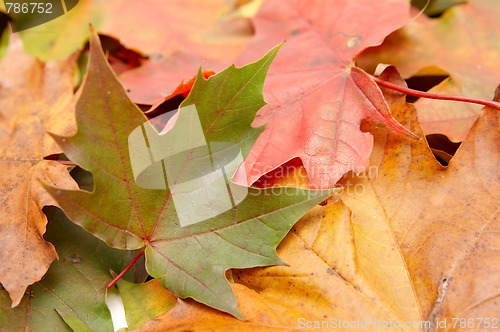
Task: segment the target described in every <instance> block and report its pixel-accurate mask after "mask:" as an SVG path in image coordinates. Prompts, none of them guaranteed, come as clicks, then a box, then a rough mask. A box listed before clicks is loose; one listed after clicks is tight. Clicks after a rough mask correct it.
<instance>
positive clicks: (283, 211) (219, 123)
mask: <svg viewBox="0 0 500 332" xmlns="http://www.w3.org/2000/svg"><path fill="white" fill-rule="evenodd" d="M90 44H91V47H90V61H89V67H88V71H87V76H86V78H85V81H84V84H83V87H82V92H81V97H80V99H79V101H78V103H77V105H76V117H77V124H78V131H77V133H76V135H75V136H73V137H65V138H61V137H57V138H56V140H57V142H58V143H59V144H60V145H61V147H62V148H63V150H64V153H65V154H66V155H67V156H68V158H70V160H72V161H74V162H77V163H78V164H79V165H80V166H81V167H82V168H84V169H86V170H88V171H90V172H92V174H93V176H94V181H95V187H94V188H95V189H94V191H93V192H91V193H89V192H85V191H67V190H61V189H56V188H50V189H49V188H48V190H50V192H51V194H52V195H53V196H54V198H55V199H56V200H57V201H58V202H59V204H60V205H61V206H62V208H63V209H64V211H65V213H66V214H67V215H68V216H69V217H70V219H71V220H73V221H74V222H75V223H77V224H79V225H80V226H82V227H84V228H85V229H87V230H88V231H90V232H92V233H93V234H94V235H95V236H97V237H99V238H100V239H102V240H104V241H105V242H106V243H108V244H109V245H110V246H112V247H115V248H120V249H129V250H130V249H139V248H144V250H145V255H146V268H147V270H148V272H149V274H150V275H152V276H154V277H156V278H158V279H159V280H160V281H161V283H162V284H163V285H164V286H165V287H166V288H168V289H169V290H170V291H171V292H172V293H173V294H174V295H177V296H179V297H183V298H185V297H192V298H194V299H196V300H197V301H200V302H202V303H205V304H208V305H210V306H212V307H215V308H217V309H220V310H223V311H226V312H229V313H231V314H232V315H234V316H236V317H238V318H242V316H241V314H240V312H239V310H238V306H237V303H236V301H235V299H234V294H233V293H232V290H231V287H230V286H229V283H228V282H227V280H226V279H225V277H224V272H225V271H226V270H227V269H229V268H233V267H238V268H245V267H254V266H263V265H273V264H282V263H283V262H282V261H281V260H280V259H279V257H278V256H277V254H276V249H275V248H276V246H277V245H278V243H279V242H280V241H281V239H283V237H284V236H285V235H286V233H287V232H288V230H289V229H290V228H291V226H292V225H293V223H294V222H295V221H296V220H298V219H299V217H300V216H301V215H302V214H304V213H305V212H306V211H307V210H308V209H309V208H311V207H312V206H314V205H315V204H317V203H318V202H320V201H322V200H323V199H324V198H326V197H327V196H329V195H330V194H331V191H309V190H301V189H297V190H295V191H294V192H293V194H292V193H290V192H287V193H274V194H275V195H274V197H271V196H270V195H272V192H271V191H270V190H260V189H255V188H244V187H239V186H236V185H232V184H231V185H229V189H230V190H231V192H232V193H234V192H240V193H241V191H242V190H243V191H245V192H248V195H247V196H246V197H244V198H243V197H241V196H238V195H237V197H236V196H233V200H234V201H235V202H236V203H235V207H233V208H230V209H229V210H226V212H221V211H220V210H216V208H217V206H216V204H218V203H217V202H212V201H210V202H209V203H210V204H214V205H210V204H206V205H203V204H197V203H198V202H197V200H204V199H205V198H206V197H205V196H203V193H202V194H201V195H200V197H199V198H197V199H191V200H190V201H189V202H187V203H185V202H184V204H187V205H188V206H186V205H183V206H180V207H179V205H177V204H178V203H174V200H175V199H176V198H175V197H174V195H177V194H179V191H180V195H181V196H182V194H184V193H185V192H182V190H188V192H191V191H192V192H194V193H197V191H196V190H194V189H193V188H188V189H186V187H185V186H184V187H181V186H180V184H184V183H182V181H180V180H179V179H180V177H181V176H184V173H188V174H190V172H193V171H199V169H198V168H199V166H198V164H196V163H194V162H193V160H198V161H207V162H209V163H212V165H214V164H215V166H221V167H222V165H225V163H226V162H227V159H225V157H224V152H225V151H227V150H229V151H231V149H228V146H227V144H232V146H233V147H234V146H236V147H238V148H239V149H240V151H241V154H242V155H244V156H246V155H247V154H248V151H249V150H250V148H251V146H252V145H253V142H254V141H255V139H256V137H257V136H258V135H259V133H260V132H261V130H262V129H261V128H253V127H251V125H250V124H251V123H252V121H253V118H254V116H255V113H256V112H257V110H258V109H259V108H260V107H262V106H263V105H264V104H265V102H264V100H263V96H262V88H263V83H264V78H265V75H266V73H267V70H268V67H269V65H270V63H271V61H272V59H273V58H274V57H275V55H276V53H277V52H278V50H279V46H277V47H275V48H273V49H272V50H271V51H270V52H269V53H268V54H267V55H266V56H264V57H263V58H262V59H261V60H259V61H257V62H255V63H252V64H250V65H247V66H244V67H242V68H236V67H234V66H231V67H229V68H227V69H226V70H224V71H222V72H220V73H219V74H217V75H214V76H212V77H210V79H209V80H205V79H204V78H203V76H202V74H201V72H199V74H198V77H197V79H196V83H195V85H194V86H193V89H192V91H191V93H190V95H189V96H188V98H187V99H186V100H185V101H184V103H183V104H182V105H181V109H180V111H179V112H178V113H177V114H178V115H177V120H176V121H175V125H174V126H173V127H172V128H171V130H169V131H167V132H166V134H165V135H160V134H158V132H156V131H155V129H154V128H153V127H152V126H150V125H149V124H146V122H147V118H146V117H145V115H144V114H143V113H142V112H141V111H140V110H139V109H138V108H137V106H136V105H135V104H133V103H132V102H131V101H130V100H129V99H128V98H127V95H126V93H125V91H124V89H123V87H122V86H121V85H120V83H119V82H118V80H117V78H116V77H115V76H114V74H113V73H112V71H111V68H110V67H109V65H108V63H107V61H106V59H105V57H104V55H103V53H102V51H101V49H100V44H99V40H98V38H97V36H96V35H95V34H92V36H91V39H90ZM193 105H195V106H196V107H195V108H194V106H193ZM189 106H191V108H189ZM190 109H191V110H193V109H195V112H194V113H193V112H190V111H189V110H190ZM193 116H194V117H199V125H200V126H201V127H202V129H203V130H202V133H203V134H204V137H205V139H206V141H207V142H209V144H210V149H211V150H212V151H211V152H210V153H209V155H207V154H203V152H204V150H203V149H201V148H200V149H195V150H193V151H191V152H192V153H193V157H191V155H189V153H191V152H189V153H188V155H189V157H188V159H186V160H187V161H185V164H182V163H184V161H183V160H184V159H182V158H173V160H170V161H169V162H167V161H166V159H165V160H164V161H165V164H166V166H165V172H167V173H168V175H171V174H172V173H173V175H174V179H176V180H175V182H173V184H172V182H170V181H166V182H163V180H164V178H163V174H164V173H159V174H160V177H155V176H151V174H153V175H154V174H155V171H161V170H162V169H163V166H162V163H163V161H162V159H161V158H163V157H160V159H154V160H152V161H158V162H159V163H158V164H153V166H154V167H152V168H147V169H146V170H147V171H144V172H140V173H139V174H137V173H134V172H135V171H134V170H133V168H135V167H137V166H138V167H144V164H142V163H140V162H139V164H135V161H134V160H137V159H135V157H134V159H133V160H131V159H130V153H132V152H133V153H138V154H142V156H143V157H144V158H145V160H148V159H149V158H151V157H150V156H152V157H153V158H158V156H157V155H156V153H158V152H161V151H163V152H165V151H167V152H171V150H176V149H177V150H178V149H179V148H181V147H182V146H184V145H185V142H190V141H194V142H197V139H198V138H199V137H197V136H196V135H195V134H196V132H197V130H196V127H190V126H194V125H195V124H196V121H194V119H195V118H193ZM186 123H187V125H186ZM182 124H184V125H185V126H184V127H183V126H182ZM142 130H144V131H146V132H147V138H148V142H149V143H148V144H149V149H151V150H150V152H151V155H150V154H149V152H147V151H148V150H146V151H145V152H141V151H142V150H140V149H136V148H138V147H139V146H141V144H143V143H144V138H142V140H143V141H141V140H139V139H138V140H135V138H136V135H138V134H140V133H142ZM200 130H201V129H200ZM188 133H189V135H187V134H188ZM131 135H132V136H131ZM129 136H131V137H132V139H131V138H129ZM141 137H142V136H141ZM221 141H223V142H225V143H224V144H225V145H224V144H222V143H221V144H219V145H218V144H217V143H220V142H221ZM130 142H132V143H130ZM157 143H160V145H159V146H156V144H157ZM129 144H130V145H129ZM144 144H146V143H144ZM183 144H184V145H183ZM207 144H208V143H207ZM195 146H198V145H195ZM144 147H146V145H144ZM129 150H130V151H129ZM178 152H179V151H178ZM179 153H180V152H179ZM189 158H192V159H189ZM139 159H140V158H139ZM170 162H171V163H170ZM179 162H180V163H181V171H180V172H179V174H176V173H175V170H176V169H177V168H176V167H178V163H179ZM220 163H223V164H222V165H219V164H220ZM155 165H156V166H155ZM209 165H210V164H209ZM157 166H159V167H157ZM226 166H227V165H226ZM226 166H224V170H225V172H227V173H228V174H229V175H232V174H233V172H234V171H235V167H237V165H232V166H230V167H229V168H226ZM212 167H213V166H212ZM209 168H210V167H209ZM172 169H173V171H172ZM149 170H150V171H151V173H149ZM184 170H187V171H186V172H184V173H183V171H184ZM161 172H162V171H161ZM156 174H158V173H156ZM168 175H167V176H168ZM175 176H178V177H175ZM134 179H135V181H134ZM178 180H179V183H177V182H178ZM139 183H141V186H139ZM186 183H188V184H187V186H190V182H189V181H187V182H186ZM146 188H151V189H146ZM179 188H181V189H179ZM195 188H196V189H197V187H195ZM211 188H214V189H213V192H212V193H213V194H214V195H215V197H219V196H221V195H228V193H227V190H228V187H227V186H226V185H224V186H223V188H222V189H221V188H220V186H219V187H217V186H215V185H214V186H213V187H211ZM174 190H176V194H174V193H173V191H174ZM189 190H191V191H189ZM207 190H208V189H207ZM177 196H178V195H177ZM235 197H236V198H235ZM237 198H238V200H237ZM233 200H232V201H231V202H233ZM238 202H240V203H239V204H237V203H238ZM193 204H197V206H196V207H194V205H193ZM233 206H234V205H233ZM200 209H203V212H205V211H210V212H214V211H216V212H218V213H219V215H215V216H213V217H211V218H209V219H207V220H205V221H203V222H198V223H194V224H189V225H185V224H183V222H185V220H183V219H182V218H181V216H184V214H183V213H184V212H187V213H188V214H189V215H190V216H191V217H192V216H193V215H194V214H197V215H201V216H202V217H205V218H206V217H207V216H206V215H204V213H203V212H200ZM222 211H224V210H222ZM188 221H190V220H188ZM183 226H184V227H183Z"/></svg>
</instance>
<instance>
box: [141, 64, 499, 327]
mask: <svg viewBox="0 0 500 332" xmlns="http://www.w3.org/2000/svg"><path fill="white" fill-rule="evenodd" d="M381 77H382V78H383V79H384V80H386V81H396V82H395V83H398V84H403V80H402V79H401V78H400V77H399V78H398V76H397V75H396V72H395V70H394V68H389V69H387V70H386V71H385V72H384V74H382V75H381ZM497 91H498V92H499V93H497V98H496V99H497V100H498V98H499V97H500V89H499V90H497ZM384 93H385V96H386V98H387V100H388V102H389V104H390V105H391V110H392V114H394V116H395V118H396V119H398V120H399V121H400V123H402V124H404V125H406V126H407V127H408V128H410V129H411V130H412V132H414V133H417V134H419V135H420V136H421V137H423V132H422V129H421V128H420V126H419V123H418V120H417V117H416V112H415V108H414V107H413V106H412V105H411V104H407V103H405V99H404V97H405V96H404V95H402V94H400V93H397V92H394V91H384ZM499 123H500V115H499V113H498V111H497V110H493V109H488V108H485V109H484V110H483V112H482V114H481V115H480V116H479V118H478V120H477V121H476V123H475V124H474V126H473V128H472V130H471V133H470V134H469V136H468V137H467V139H466V140H465V141H464V142H463V143H462V145H461V147H460V148H459V150H458V151H457V153H456V155H455V156H454V157H453V159H452V160H451V162H450V164H449V166H448V167H444V166H442V165H440V164H439V163H438V162H437V161H436V159H435V158H434V156H433V155H432V152H431V151H430V149H429V146H428V144H427V143H426V141H425V139H422V140H411V139H409V138H407V137H404V136H401V135H397V134H394V133H387V132H385V131H382V130H374V136H375V147H374V150H373V154H372V156H371V167H375V168H376V170H373V171H372V172H369V173H368V174H363V175H360V176H355V175H352V174H350V175H348V176H347V177H346V178H345V179H344V180H343V184H344V185H345V187H344V189H343V192H342V194H341V195H340V196H339V198H340V201H339V202H336V201H335V200H333V199H329V201H328V203H327V204H326V205H324V206H316V207H314V208H313V209H311V210H310V211H309V212H308V213H307V214H306V215H305V216H304V217H302V218H301V220H300V221H299V222H297V223H296V224H295V225H294V227H293V228H292V231H291V232H290V233H289V234H288V235H287V236H286V237H285V239H284V240H283V241H282V242H281V243H280V245H279V246H278V254H279V255H280V257H281V258H282V259H283V260H285V261H286V262H287V263H288V266H276V267H264V268H255V269H247V270H240V271H238V270H233V278H234V280H235V281H236V282H238V283H240V284H243V285H245V286H247V288H246V287H243V286H242V285H233V288H234V289H235V293H236V296H237V298H238V301H239V302H240V303H245V306H243V305H242V312H243V314H244V315H245V317H247V318H248V321H246V322H240V321H237V320H236V319H234V318H231V317H224V316H223V315H222V314H220V313H219V312H216V311H214V310H212V309H209V308H205V307H202V306H200V305H198V304H195V303H192V302H190V301H179V302H178V303H177V304H176V306H174V307H173V308H172V309H171V310H169V311H168V312H166V313H165V314H164V315H162V316H160V317H158V318H157V319H155V320H154V321H151V322H149V323H148V324H147V325H145V326H144V327H143V329H144V330H152V331H155V330H161V329H163V330H166V329H168V330H169V331H170V330H172V331H179V330H181V328H186V326H188V327H189V328H190V329H193V330H203V329H206V330H210V329H222V328H226V329H230V328H233V329H238V331H252V330H256V329H262V330H266V329H277V328H281V329H290V330H292V329H297V327H299V328H300V326H301V325H299V324H301V323H302V324H304V325H305V324H306V322H309V323H308V324H309V325H308V326H307V327H313V326H316V325H314V324H315V322H317V324H319V325H318V327H317V328H323V329H326V327H328V328H341V327H344V328H347V327H350V328H353V329H356V328H357V329H362V328H367V329H369V330H377V324H376V323H375V321H378V322H380V323H379V324H380V325H382V324H384V323H381V322H386V324H388V323H389V321H392V324H393V325H392V326H393V327H394V326H395V325H394V323H395V322H396V321H398V322H400V323H401V327H402V328H403V329H405V330H406V329H408V330H416V331H424V330H437V327H438V326H437V324H438V322H440V324H441V325H440V327H441V328H442V327H443V322H444V320H445V319H446V320H447V325H446V326H448V327H450V324H453V323H452V322H453V321H455V320H456V318H463V319H465V321H469V322H472V321H474V327H475V328H476V329H477V328H478V324H479V320H475V319H476V317H496V316H495V315H497V313H498V310H499V302H498V300H497V298H498V287H497V285H498V280H499V278H500V267H499V265H498V257H497V255H496V251H497V248H498V244H499V242H500V236H499V235H498V234H499V232H498V229H499V227H500V223H499V219H498V210H499V201H498V197H499V195H500V192H499V189H498V188H497V186H495V183H496V182H495V181H497V179H498V178H499V176H500V174H499V170H498V167H496V165H497V164H498V162H500V152H499V151H498V149H495V148H494V147H496V146H498V143H499V141H500V134H499V133H500V131H499ZM299 168H300V167H299ZM300 172H301V171H297V172H296V173H293V174H292V175H291V176H292V179H288V180H287V181H290V182H296V180H297V179H294V177H295V176H296V175H297V174H300ZM281 181H283V180H282V179H281ZM299 181H300V180H299ZM304 185H305V184H304ZM275 313H277V314H275ZM453 318H455V320H453ZM301 319H302V320H301ZM332 319H333V323H332ZM324 321H326V322H327V324H328V325H327V326H325V324H324V323H322V322H324ZM360 321H361V324H363V323H365V324H366V325H359V324H360V323H359V322H360ZM341 322H347V323H348V324H351V322H354V324H355V325H354V327H353V326H352V325H349V326H347V327H346V326H343V325H341ZM366 322H370V323H366ZM405 322H421V323H420V324H419V325H418V326H414V325H412V326H410V327H407V326H406V327H405V326H404V323H405ZM427 322H428V323H427ZM334 324H338V325H337V326H335V325H334ZM304 325H302V326H303V327H304V328H305V327H306V326H304ZM380 325H378V326H380ZM382 326H383V325H382ZM457 326H458V325H457ZM462 326H463V325H462ZM469 327H470V325H469Z"/></svg>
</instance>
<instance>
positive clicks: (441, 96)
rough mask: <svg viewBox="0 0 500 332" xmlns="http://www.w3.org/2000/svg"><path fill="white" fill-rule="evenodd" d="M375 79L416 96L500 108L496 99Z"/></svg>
mask: <svg viewBox="0 0 500 332" xmlns="http://www.w3.org/2000/svg"><path fill="white" fill-rule="evenodd" d="M373 80H374V81H375V82H376V83H377V84H378V85H380V86H383V87H386V88H389V89H391V90H395V91H399V92H402V93H405V94H407V95H411V96H415V97H422V98H429V99H439V100H451V101H461V102H465V103H473V104H479V105H484V106H489V107H493V108H496V109H497V110H500V103H498V102H496V101H490V100H483V99H478V98H471V97H464V96H455V95H446V94H439V93H431V92H426V91H419V90H413V89H410V88H405V87H402V86H400V85H397V84H394V83H390V82H387V81H384V80H381V79H380V78H378V77H375V76H373Z"/></svg>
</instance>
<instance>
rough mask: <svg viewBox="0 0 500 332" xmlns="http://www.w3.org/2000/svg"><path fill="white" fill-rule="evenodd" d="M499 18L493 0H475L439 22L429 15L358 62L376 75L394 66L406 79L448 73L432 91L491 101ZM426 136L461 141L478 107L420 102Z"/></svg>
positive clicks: (499, 78)
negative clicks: (386, 65)
mask: <svg viewBox="0 0 500 332" xmlns="http://www.w3.org/2000/svg"><path fill="white" fill-rule="evenodd" d="M499 15H500V8H499V7H498V2H497V1H495V0H472V1H469V2H468V3H467V4H464V5H459V6H456V7H453V8H451V9H449V10H447V11H446V12H445V13H444V14H443V15H442V16H441V17H440V18H438V19H430V18H427V17H425V15H422V16H420V17H419V18H418V19H417V20H414V21H412V22H410V23H409V24H408V25H407V26H405V27H404V28H403V29H401V30H399V31H396V32H395V33H393V34H391V35H390V36H389V37H388V38H386V40H385V41H384V43H383V44H382V45H381V46H379V47H376V48H373V49H368V50H366V51H365V52H363V53H362V54H361V55H360V57H359V58H358V59H357V61H356V63H357V64H358V65H359V66H360V67H362V68H365V69H366V70H367V71H369V72H373V70H374V69H375V67H376V65H377V64H378V63H389V64H393V65H395V66H396V67H397V68H398V70H399V71H400V72H401V73H402V74H403V76H404V77H406V78H408V77H410V76H427V75H443V74H449V75H450V77H449V78H446V79H445V80H444V81H442V82H441V83H439V84H438V85H437V86H435V87H433V88H432V89H431V90H430V91H431V92H438V93H447V94H453V95H462V96H468V97H475V98H480V99H486V100H490V99H491V98H492V96H493V91H494V90H495V88H496V86H497V84H498V82H500V71H499V70H498V63H497V59H498V57H499V55H500V46H499V45H500V43H499V42H498V35H499V32H500V30H499V28H498V24H497V18H498V16H499ZM416 105H417V109H418V114H419V119H420V122H421V124H422V126H423V128H424V131H425V132H426V133H428V134H430V133H442V134H445V135H447V136H449V137H450V138H451V139H452V140H454V141H462V140H463V139H464V138H465V137H466V136H467V134H468V133H469V129H470V128H471V126H472V124H473V123H474V121H475V119H476V117H477V115H478V114H479V111H480V109H481V108H480V107H479V106H478V105H473V104H467V103H450V102H449V101H434V100H428V99H422V98H421V99H420V100H418V101H417V103H416Z"/></svg>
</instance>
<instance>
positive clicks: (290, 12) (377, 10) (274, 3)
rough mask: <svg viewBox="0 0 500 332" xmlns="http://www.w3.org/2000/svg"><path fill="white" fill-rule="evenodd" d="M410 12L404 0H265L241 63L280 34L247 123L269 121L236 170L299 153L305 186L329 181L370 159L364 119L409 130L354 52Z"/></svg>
mask: <svg viewBox="0 0 500 332" xmlns="http://www.w3.org/2000/svg"><path fill="white" fill-rule="evenodd" d="M408 19H409V4H408V1H406V0H379V1H372V0H355V1H353V0H337V1H330V0H323V1H313V2H310V1H301V0H291V1H282V0H268V1H266V2H265V3H264V5H263V6H262V8H261V10H260V11H259V13H258V14H257V15H256V17H255V18H254V19H253V22H254V25H255V30H256V34H255V37H254V38H253V40H252V41H251V42H250V43H249V45H248V47H247V50H246V52H245V53H244V54H243V56H242V57H241V59H240V63H247V62H249V61H250V60H254V59H255V58H256V57H257V54H258V55H260V54H264V53H265V51H266V50H268V49H270V48H271V47H272V46H274V45H276V44H277V43H279V42H282V41H283V40H286V43H285V45H284V47H283V48H282V50H281V52H280V53H279V54H278V56H277V58H276V60H275V62H274V63H273V65H272V66H271V69H270V71H269V75H268V77H267V79H266V85H265V90H264V94H265V97H266V100H267V102H268V103H269V104H268V105H267V106H265V107H264V108H262V109H261V110H260V111H259V113H258V114H257V117H256V119H255V121H254V122H253V124H252V125H253V126H260V125H263V124H266V123H267V126H266V128H265V130H264V131H263V132H262V134H261V135H260V137H259V138H258V140H257V142H256V144H255V145H254V147H253V148H252V150H251V152H250V154H249V156H248V157H247V159H246V160H245V161H244V163H243V164H242V166H240V168H239V170H238V172H237V173H236V175H235V177H234V179H233V180H234V181H235V182H236V183H239V184H243V185H249V184H251V183H253V182H255V181H256V180H257V179H259V178H260V177H261V176H262V175H264V174H266V173H267V172H269V171H271V170H272V169H275V168H276V167H278V166H280V165H281V164H284V163H285V162H287V161H289V160H291V159H293V158H296V157H299V158H300V159H301V160H302V163H303V164H304V167H305V168H306V170H307V175H308V181H309V186H310V187H311V188H327V187H332V186H333V185H334V184H335V183H336V182H337V181H338V180H339V179H340V178H341V177H342V175H343V174H345V173H346V172H348V171H350V170H354V171H361V170H363V169H365V167H366V165H367V164H368V159H369V157H370V153H371V150H372V146H373V138H372V135H371V134H370V133H366V132H362V131H361V130H360V124H361V122H362V120H367V121H368V122H370V123H382V124H384V125H386V126H387V127H389V128H390V129H391V130H395V131H397V132H400V133H405V134H407V135H411V133H409V132H408V131H407V130H406V129H405V128H404V127H402V126H401V125H400V124H399V123H398V122H397V121H396V120H395V119H394V118H393V117H392V116H391V115H390V112H389V108H388V106H387V103H386V102H385V100H384V98H383V95H382V93H381V91H380V89H379V88H378V86H377V84H376V83H375V82H374V81H373V80H372V78H371V77H370V76H369V75H368V74H366V73H365V72H364V71H363V70H361V69H359V68H356V67H354V65H353V59H354V58H355V56H356V55H357V54H358V53H359V52H361V51H362V50H363V49H365V48H366V47H368V46H372V45H377V44H380V43H381V42H382V40H383V38H384V37H385V36H387V35H388V34H389V33H390V32H392V31H394V30H395V29H397V28H399V27H401V26H404V25H405V24H406V23H407V21H408Z"/></svg>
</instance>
